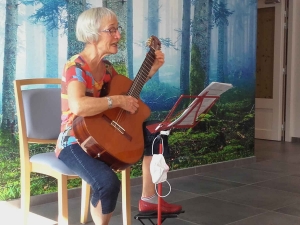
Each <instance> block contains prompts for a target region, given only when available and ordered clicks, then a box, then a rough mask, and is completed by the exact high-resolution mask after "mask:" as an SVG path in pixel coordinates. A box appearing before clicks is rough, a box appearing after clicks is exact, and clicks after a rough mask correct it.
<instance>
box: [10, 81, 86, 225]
mask: <svg viewBox="0 0 300 225" xmlns="http://www.w3.org/2000/svg"><path fill="white" fill-rule="evenodd" d="M47 84H48V85H50V84H54V85H57V84H58V85H60V84H61V79H53V78H51V79H47V78H37V79H24V80H15V81H14V89H15V99H16V106H17V116H18V127H19V142H20V163H21V209H22V213H23V221H24V224H27V223H28V214H29V207H30V174H31V173H32V172H35V173H40V174H45V175H48V176H51V177H54V178H56V179H57V183H58V224H59V225H67V224H68V189H67V181H68V180H69V179H74V178H78V176H77V175H76V174H75V173H74V172H73V171H72V170H70V169H69V168H68V167H67V166H66V165H65V164H64V163H63V162H62V161H60V160H59V159H57V158H56V156H55V154H54V152H45V153H39V154H36V155H33V156H31V157H30V155H29V146H28V145H29V143H40V144H45V143H52V144H55V143H56V140H57V137H58V135H59V133H60V121H61V119H60V116H61V97H60V95H61V91H60V88H45V87H42V88H41V86H43V85H47ZM28 85H32V86H31V87H30V89H24V87H25V86H27V88H28ZM37 85H38V87H37ZM33 86H35V87H33ZM89 197H90V187H89V185H88V184H87V183H86V182H85V181H83V180H82V195H81V201H82V202H81V221H80V222H81V223H86V222H87V217H88V209H89Z"/></svg>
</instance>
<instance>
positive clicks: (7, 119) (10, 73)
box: [1, 0, 18, 133]
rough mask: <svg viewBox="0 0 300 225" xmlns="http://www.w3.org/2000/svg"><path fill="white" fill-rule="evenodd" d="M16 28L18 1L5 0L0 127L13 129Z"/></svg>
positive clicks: (14, 122)
mask: <svg viewBox="0 0 300 225" xmlns="http://www.w3.org/2000/svg"><path fill="white" fill-rule="evenodd" d="M17 30H18V1H17V0H7V1H6V18H5V40H4V60H3V83H2V85H3V87H2V123H1V129H3V130H8V131H11V132H12V133H13V132H14V131H15V124H16V120H15V115H16V110H15V98H14V87H13V81H14V80H15V77H16V56H17Z"/></svg>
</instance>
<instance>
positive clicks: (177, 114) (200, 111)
mask: <svg viewBox="0 0 300 225" xmlns="http://www.w3.org/2000/svg"><path fill="white" fill-rule="evenodd" d="M232 87H233V86H232V85H231V84H227V83H219V82H212V83H210V84H209V85H208V86H207V87H206V88H205V89H204V90H203V91H202V92H201V93H200V94H199V95H197V96H194V95H193V96H192V95H181V96H180V97H179V99H178V100H177V102H176V103H175V105H174V106H173V108H172V109H171V110H170V112H169V114H168V115H167V117H166V118H165V120H164V121H162V122H160V123H157V124H152V125H149V126H147V129H148V130H149V131H150V132H151V133H157V132H160V134H159V135H158V138H159V141H160V143H159V153H160V154H161V153H162V150H163V140H162V136H161V135H169V133H170V131H171V130H172V129H175V128H176V129H181V128H185V129H186V128H192V127H194V126H195V125H196V124H197V123H198V122H199V121H200V120H201V118H203V116H204V115H205V114H206V113H207V112H208V111H209V110H210V109H211V107H212V106H213V105H214V104H215V103H216V102H217V101H218V99H219V98H220V95H221V94H223V93H224V92H226V91H227V90H229V89H230V88H232ZM186 101H188V102H190V101H192V102H191V103H190V104H188V106H187V107H183V106H184V105H187V104H182V103H186ZM182 108H184V109H183V110H181V109H182ZM157 186H158V187H157V189H158V210H157V211H158V212H153V213H148V214H146V213H144V214H143V213H141V212H140V213H139V214H137V215H136V216H134V218H135V219H137V220H139V221H140V222H141V223H142V224H143V225H145V224H144V222H143V220H149V221H150V222H151V223H152V224H153V225H161V224H162V223H163V222H164V221H165V220H166V219H167V218H176V217H178V215H179V214H180V213H183V212H184V211H181V212H179V213H176V214H162V213H161V197H160V196H161V193H162V184H161V183H159V184H157ZM152 219H157V224H155V223H154V222H153V221H152Z"/></svg>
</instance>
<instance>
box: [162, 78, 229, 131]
mask: <svg viewBox="0 0 300 225" xmlns="http://www.w3.org/2000/svg"><path fill="white" fill-rule="evenodd" d="M232 87H233V86H232V84H228V83H219V82H212V83H210V84H209V85H208V86H207V87H206V88H205V89H204V90H203V91H201V93H200V94H199V95H198V96H204V95H205V93H206V95H205V96H208V97H209V98H206V97H204V99H203V101H202V104H200V103H199V100H198V99H197V98H195V99H194V100H193V102H192V103H191V104H190V105H189V106H188V107H187V108H186V109H185V110H184V111H183V113H182V114H181V115H180V116H179V117H178V118H177V119H176V120H174V121H173V122H172V123H170V124H169V125H168V126H167V128H171V127H173V126H174V125H175V124H176V125H184V126H185V125H193V123H194V122H195V118H197V117H198V116H199V115H201V113H203V112H204V111H205V110H206V109H208V108H209V107H210V106H211V104H212V103H213V102H214V101H215V100H216V98H218V97H219V96H220V95H221V94H223V93H224V92H226V91H227V90H229V89H230V88H232ZM214 97H216V98H214ZM195 104H197V105H195ZM185 116H186V118H184V117H185ZM183 118H184V119H183ZM182 119H183V120H182ZM181 120H182V121H181ZM180 121H181V122H180Z"/></svg>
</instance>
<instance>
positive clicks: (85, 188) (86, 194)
mask: <svg viewBox="0 0 300 225" xmlns="http://www.w3.org/2000/svg"><path fill="white" fill-rule="evenodd" d="M90 192H91V187H90V185H89V184H88V183H87V182H85V181H84V180H82V186H81V215H80V223H82V224H85V223H86V222H87V219H88V213H89V205H90V203H89V202H90Z"/></svg>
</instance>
